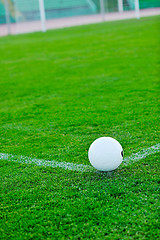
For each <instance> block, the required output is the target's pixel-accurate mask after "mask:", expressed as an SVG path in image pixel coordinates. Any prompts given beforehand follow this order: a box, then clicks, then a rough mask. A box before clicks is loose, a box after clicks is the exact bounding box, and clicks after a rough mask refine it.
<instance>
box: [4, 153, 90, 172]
mask: <svg viewBox="0 0 160 240" xmlns="http://www.w3.org/2000/svg"><path fill="white" fill-rule="evenodd" d="M0 160H8V161H13V162H19V163H26V164H35V165H37V166H43V167H53V168H56V167H59V168H63V169H68V170H72V171H80V172H86V171H92V170H93V168H92V167H91V166H89V165H83V164H75V163H70V162H57V161H54V160H52V161H49V160H43V159H37V158H30V157H26V156H18V155H12V154H8V153H0Z"/></svg>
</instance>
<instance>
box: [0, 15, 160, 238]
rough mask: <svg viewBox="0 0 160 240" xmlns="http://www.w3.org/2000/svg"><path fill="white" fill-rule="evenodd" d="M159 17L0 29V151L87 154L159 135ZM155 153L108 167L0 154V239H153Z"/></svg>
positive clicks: (66, 156)
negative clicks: (103, 145) (7, 32)
mask: <svg viewBox="0 0 160 240" xmlns="http://www.w3.org/2000/svg"><path fill="white" fill-rule="evenodd" d="M158 62H159V17H150V18H144V19H141V20H140V21H137V20H128V21H119V22H112V23H102V24H95V25H89V26H82V27H74V28H68V29H62V30H55V31H49V32H47V33H46V34H43V33H34V34H26V35H19V36H10V37H3V38H1V39H0V139H1V141H0V146H1V150H0V152H4V153H11V154H15V155H24V156H29V157H35V158H42V159H47V160H48V159H50V160H56V161H60V162H61V161H66V162H67V161H68V162H73V163H82V164H89V162H88V159H87V151H88V148H89V146H90V144H91V143H92V141H93V140H95V139H96V138H98V137H100V136H111V137H114V138H116V139H117V140H118V141H119V142H120V143H121V144H122V146H123V148H124V152H125V157H126V156H129V155H130V154H131V153H135V152H137V151H139V150H142V149H143V148H145V147H150V146H152V145H155V144H157V143H158V142H159V136H158V133H159V126H158V121H159V118H158V116H159V105H158V94H159V63H158ZM158 161H159V154H158V153H157V154H154V155H151V156H149V157H147V158H146V159H142V160H140V161H139V162H137V163H135V164H132V165H130V166H124V165H123V164H122V165H121V166H120V168H118V169H117V170H116V171H115V172H114V173H113V175H112V176H111V177H108V175H107V174H105V173H99V172H88V173H79V172H72V171H67V170H63V169H59V168H50V167H47V168H43V167H38V166H34V165H25V164H20V163H13V162H8V161H4V160H3V161H2V160H1V161H0V178H1V183H0V198H1V199H0V200H1V201H0V202H1V205H0V207H1V220H0V236H1V237H0V238H1V239H17V240H19V239H23V240H24V239H127V240H128V239H158V236H159V232H158V183H159V178H158V173H159V170H158Z"/></svg>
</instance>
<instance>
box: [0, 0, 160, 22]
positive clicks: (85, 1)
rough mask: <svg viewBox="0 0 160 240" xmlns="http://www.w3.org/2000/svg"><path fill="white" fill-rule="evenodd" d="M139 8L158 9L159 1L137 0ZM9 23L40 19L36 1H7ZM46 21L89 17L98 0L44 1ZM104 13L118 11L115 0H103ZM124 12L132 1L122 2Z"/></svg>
mask: <svg viewBox="0 0 160 240" xmlns="http://www.w3.org/2000/svg"><path fill="white" fill-rule="evenodd" d="M4 3H5V0H0V24H3V23H6V19H5V7H4ZM139 3H140V8H152V7H160V1H159V0H139ZM8 4H9V6H8V7H9V12H10V21H11V22H21V21H34V20H39V19H40V12H39V1H38V0H8ZM44 5H45V14H46V19H52V18H63V17H71V16H79V15H89V14H94V13H99V12H100V0H44ZM104 7H105V12H114V11H115V12H116V11H118V4H117V0H104ZM123 7H124V10H130V9H133V8H134V1H133V0H123Z"/></svg>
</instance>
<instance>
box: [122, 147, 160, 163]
mask: <svg viewBox="0 0 160 240" xmlns="http://www.w3.org/2000/svg"><path fill="white" fill-rule="evenodd" d="M158 152H160V143H158V144H156V145H154V146H152V147H149V148H144V149H142V150H141V151H139V152H137V153H133V154H131V156H130V157H126V158H124V160H123V163H124V164H125V165H129V164H132V163H134V162H137V161H139V160H141V159H144V158H146V157H147V156H149V155H151V154H154V153H158Z"/></svg>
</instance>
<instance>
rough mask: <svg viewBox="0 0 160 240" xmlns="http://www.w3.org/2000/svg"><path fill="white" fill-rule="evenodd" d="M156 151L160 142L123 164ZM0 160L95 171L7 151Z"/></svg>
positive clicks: (81, 165)
mask: <svg viewBox="0 0 160 240" xmlns="http://www.w3.org/2000/svg"><path fill="white" fill-rule="evenodd" d="M158 152H160V143H158V144H156V145H154V146H152V147H149V148H145V149H142V150H141V151H140V152H137V153H133V154H132V155H131V156H130V157H127V158H125V159H124V160H123V164H125V165H129V164H132V163H134V162H137V161H139V160H141V159H144V158H146V157H147V156H149V155H151V154H154V153H158ZM0 160H8V161H13V162H19V163H25V164H35V165H37V166H43V167H53V168H56V167H59V168H63V169H67V170H71V171H79V172H88V171H89V172H91V171H95V169H94V168H93V167H92V166H90V165H83V164H76V163H69V162H57V161H48V160H43V159H36V158H30V157H25V156H18V155H12V154H8V153H0Z"/></svg>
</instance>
